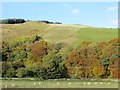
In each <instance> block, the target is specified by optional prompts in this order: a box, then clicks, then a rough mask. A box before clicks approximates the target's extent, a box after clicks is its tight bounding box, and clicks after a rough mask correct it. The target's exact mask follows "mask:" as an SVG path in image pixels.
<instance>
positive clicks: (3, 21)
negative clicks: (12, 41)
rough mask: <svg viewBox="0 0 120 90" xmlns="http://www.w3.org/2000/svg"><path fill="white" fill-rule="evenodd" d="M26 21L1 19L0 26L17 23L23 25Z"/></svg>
mask: <svg viewBox="0 0 120 90" xmlns="http://www.w3.org/2000/svg"><path fill="white" fill-rule="evenodd" d="M25 22H26V21H25V20H24V19H16V18H14V19H3V20H0V24H19V23H25Z"/></svg>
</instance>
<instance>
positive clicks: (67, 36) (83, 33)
mask: <svg viewBox="0 0 120 90" xmlns="http://www.w3.org/2000/svg"><path fill="white" fill-rule="evenodd" d="M2 33H3V34H2V35H3V37H2V39H3V41H6V40H10V39H13V38H16V37H23V36H26V35H28V36H31V35H34V34H38V35H41V36H42V37H43V38H44V39H45V40H46V41H48V42H52V43H55V42H64V43H67V44H69V45H72V46H74V45H76V44H79V43H80V42H82V41H97V42H98V41H103V40H110V39H112V38H116V37H117V36H118V32H117V29H109V28H94V27H88V26H80V25H79V26H78V25H63V24H60V25H57V24H52V25H50V24H43V23H39V22H26V23H24V24H9V25H8V24H7V25H5V24H4V25H2ZM0 38H1V37H0Z"/></svg>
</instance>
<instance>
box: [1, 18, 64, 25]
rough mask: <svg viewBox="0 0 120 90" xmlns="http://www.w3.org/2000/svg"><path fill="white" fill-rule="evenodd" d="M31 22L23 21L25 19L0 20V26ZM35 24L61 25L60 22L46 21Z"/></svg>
mask: <svg viewBox="0 0 120 90" xmlns="http://www.w3.org/2000/svg"><path fill="white" fill-rule="evenodd" d="M29 21H31V20H25V19H19V18H18V19H16V18H14V19H3V20H0V24H19V23H25V22H29ZM37 22H41V23H46V24H62V23H61V22H50V21H47V20H42V21H37Z"/></svg>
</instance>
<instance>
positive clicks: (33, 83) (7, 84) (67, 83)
mask: <svg viewBox="0 0 120 90" xmlns="http://www.w3.org/2000/svg"><path fill="white" fill-rule="evenodd" d="M2 88H118V82H117V81H106V80H104V81H100V80H99V81H98V80H97V81H96V80H91V81H88V80H45V81H40V80H20V79H18V80H2Z"/></svg>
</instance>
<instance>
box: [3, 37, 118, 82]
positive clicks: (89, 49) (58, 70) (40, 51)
mask: <svg viewBox="0 0 120 90" xmlns="http://www.w3.org/2000/svg"><path fill="white" fill-rule="evenodd" d="M63 47H64V44H63V43H54V44H50V43H48V42H46V41H45V40H44V39H43V38H42V37H40V36H39V35H33V36H31V37H24V38H22V39H15V40H12V41H9V42H3V43H2V50H1V53H2V77H9V78H12V77H18V78H24V77H34V78H35V77H36V78H40V79H43V80H44V79H56V78H118V57H119V54H118V49H119V47H120V44H119V43H118V39H112V40H109V41H101V42H98V43H96V42H89V41H86V42H82V43H81V44H80V45H79V47H78V48H76V49H71V50H69V52H66V53H64V54H62V53H60V51H61V49H62V48H63Z"/></svg>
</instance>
